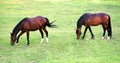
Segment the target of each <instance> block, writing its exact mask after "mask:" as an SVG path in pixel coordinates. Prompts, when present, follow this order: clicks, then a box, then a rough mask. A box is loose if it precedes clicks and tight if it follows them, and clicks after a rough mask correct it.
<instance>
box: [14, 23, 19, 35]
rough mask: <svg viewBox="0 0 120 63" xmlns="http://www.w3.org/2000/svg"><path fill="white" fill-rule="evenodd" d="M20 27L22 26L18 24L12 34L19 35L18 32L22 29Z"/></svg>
mask: <svg viewBox="0 0 120 63" xmlns="http://www.w3.org/2000/svg"><path fill="white" fill-rule="evenodd" d="M20 28H21V27H20V25H17V26H16V27H15V28H14V30H13V32H12V34H14V35H17V34H18V32H19V31H20Z"/></svg>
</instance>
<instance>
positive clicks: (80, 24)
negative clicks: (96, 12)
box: [77, 21, 82, 29]
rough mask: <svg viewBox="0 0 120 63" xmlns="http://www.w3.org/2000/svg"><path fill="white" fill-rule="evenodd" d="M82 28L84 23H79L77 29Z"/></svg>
mask: <svg viewBox="0 0 120 63" xmlns="http://www.w3.org/2000/svg"><path fill="white" fill-rule="evenodd" d="M81 28H82V21H78V22H77V29H81Z"/></svg>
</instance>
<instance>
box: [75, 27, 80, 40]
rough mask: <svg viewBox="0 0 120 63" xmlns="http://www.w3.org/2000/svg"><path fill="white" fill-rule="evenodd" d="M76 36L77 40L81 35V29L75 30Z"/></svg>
mask: <svg viewBox="0 0 120 63" xmlns="http://www.w3.org/2000/svg"><path fill="white" fill-rule="evenodd" d="M76 35H77V39H79V38H80V35H81V29H80V28H77V29H76Z"/></svg>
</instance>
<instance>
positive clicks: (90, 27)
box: [89, 27, 95, 39]
mask: <svg viewBox="0 0 120 63" xmlns="http://www.w3.org/2000/svg"><path fill="white" fill-rule="evenodd" d="M89 31H90V33H91V36H92V37H91V39H95V37H94V35H93V33H92V30H91V27H89Z"/></svg>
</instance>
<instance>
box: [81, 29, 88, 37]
mask: <svg viewBox="0 0 120 63" xmlns="http://www.w3.org/2000/svg"><path fill="white" fill-rule="evenodd" d="M87 28H88V27H85V30H84V34H83V37H82V39H84V38H85V34H86V31H87Z"/></svg>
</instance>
